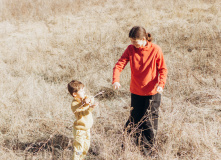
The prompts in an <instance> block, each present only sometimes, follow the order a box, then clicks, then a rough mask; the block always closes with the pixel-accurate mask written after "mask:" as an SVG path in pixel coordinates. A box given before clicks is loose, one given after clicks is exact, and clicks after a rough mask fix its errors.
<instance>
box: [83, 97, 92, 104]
mask: <svg viewBox="0 0 221 160" xmlns="http://www.w3.org/2000/svg"><path fill="white" fill-rule="evenodd" d="M85 103H86V104H93V103H94V97H88V98H86V99H85Z"/></svg>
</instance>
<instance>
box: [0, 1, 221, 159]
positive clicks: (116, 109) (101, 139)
mask: <svg viewBox="0 0 221 160" xmlns="http://www.w3.org/2000/svg"><path fill="white" fill-rule="evenodd" d="M218 6H220V1H219V0H211V1H206V0H198V1H191V0H187V1H181V0H178V1H174V0H170V1H165V0H159V1H156V2H155V1H151V0H146V1H144V0H143V1H139V2H138V1H135V0H129V1H128V0H127V1H126V0H120V1H117V0H109V1H107V0H106V1H102V2H100V1H98V0H92V1H90V2H88V1H80V0H63V1H59V0H53V1H52V0H48V1H43V0H35V1H31V0H10V1H7V0H1V1H0V11H1V12H0V13H1V14H0V42H1V43H0V77H1V78H0V88H1V89H0V97H1V99H0V105H1V111H0V122H1V123H0V159H2V160H6V159H7V160H10V159H12V160H14V159H16V160H23V159H70V158H71V154H72V141H73V135H72V123H73V121H74V116H73V113H72V112H71V109H70V102H71V99H72V98H71V97H70V96H69V94H68V92H67V89H66V86H67V83H68V82H69V81H71V80H72V79H78V80H80V81H82V82H83V83H84V84H85V85H86V86H87V92H88V94H91V95H95V94H96V93H98V92H99V91H105V94H104V95H103V96H98V97H97V98H96V100H97V101H99V103H100V105H99V107H98V108H96V110H95V112H94V120H95V124H94V126H93V128H92V131H91V134H92V139H91V148H90V151H89V153H88V157H87V159H96V160H117V159H121V160H130V159H133V160H144V159H147V157H144V156H143V155H142V154H141V153H140V152H139V149H138V148H137V147H135V145H134V144H133V143H132V142H130V141H128V144H127V145H128V147H127V149H126V151H121V150H120V146H121V142H122V129H123V126H124V123H125V122H126V120H127V118H128V115H129V106H130V93H129V83H130V68H129V65H128V66H126V68H125V70H124V71H123V72H122V74H121V85H122V88H121V89H120V91H118V92H116V91H113V90H112V89H111V81H112V68H113V67H114V65H115V63H116V62H117V60H118V59H119V58H120V56H121V54H122V53H123V51H124V50H125V48H126V47H127V46H128V44H129V40H128V32H129V30H130V29H131V27H133V26H134V25H142V26H144V27H145V28H146V29H147V31H148V32H150V33H152V35H153V37H154V43H157V44H158V45H159V46H161V48H162V50H163V52H164V56H165V59H166V63H167V67H168V71H169V75H168V79H167V84H166V88H165V90H164V93H163V98H162V104H161V108H160V119H159V130H158V135H157V142H156V147H157V155H158V158H155V159H163V160H164V159H165V160H168V159H170V160H171V159H212V160H216V159H218V157H221V138H220V137H221V135H220V133H221V127H220V126H221V118H220V116H221V91H220V89H221V67H220V66H221V65H220V62H221V54H220V51H221V49H220V44H221V37H220V26H221V21H220V17H221V12H220V7H218ZM148 158H149V159H154V158H151V157H148Z"/></svg>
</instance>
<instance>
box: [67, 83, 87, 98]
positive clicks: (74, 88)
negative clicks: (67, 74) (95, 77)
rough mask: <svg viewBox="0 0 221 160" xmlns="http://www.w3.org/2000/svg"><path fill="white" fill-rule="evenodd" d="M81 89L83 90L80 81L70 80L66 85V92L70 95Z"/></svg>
mask: <svg viewBox="0 0 221 160" xmlns="http://www.w3.org/2000/svg"><path fill="white" fill-rule="evenodd" d="M82 88H84V84H83V83H81V82H80V81H77V80H72V81H71V82H69V83H68V91H69V93H70V94H71V95H72V94H73V93H75V92H78V91H79V90H80V89H82Z"/></svg>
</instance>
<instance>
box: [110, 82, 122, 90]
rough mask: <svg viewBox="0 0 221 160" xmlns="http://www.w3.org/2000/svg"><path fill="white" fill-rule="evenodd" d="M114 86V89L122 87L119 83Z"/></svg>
mask: <svg viewBox="0 0 221 160" xmlns="http://www.w3.org/2000/svg"><path fill="white" fill-rule="evenodd" d="M112 86H113V88H114V89H119V88H120V86H121V85H120V83H119V82H114V84H113V85H112Z"/></svg>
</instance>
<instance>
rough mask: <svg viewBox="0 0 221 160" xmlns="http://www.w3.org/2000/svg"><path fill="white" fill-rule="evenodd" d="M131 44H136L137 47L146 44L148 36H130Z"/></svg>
mask: <svg viewBox="0 0 221 160" xmlns="http://www.w3.org/2000/svg"><path fill="white" fill-rule="evenodd" d="M130 41H131V44H132V45H134V47H136V48H140V47H142V46H145V45H146V38H143V39H133V38H130Z"/></svg>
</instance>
